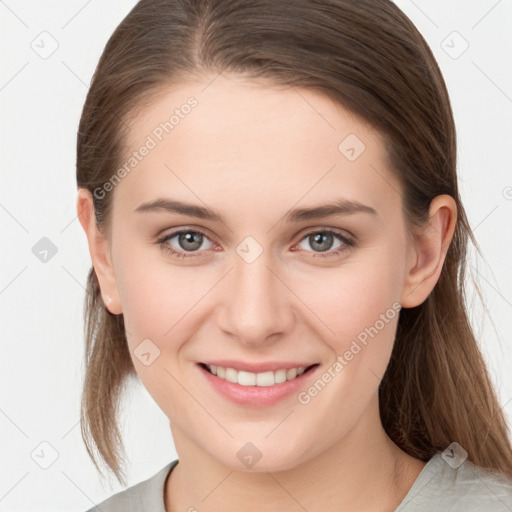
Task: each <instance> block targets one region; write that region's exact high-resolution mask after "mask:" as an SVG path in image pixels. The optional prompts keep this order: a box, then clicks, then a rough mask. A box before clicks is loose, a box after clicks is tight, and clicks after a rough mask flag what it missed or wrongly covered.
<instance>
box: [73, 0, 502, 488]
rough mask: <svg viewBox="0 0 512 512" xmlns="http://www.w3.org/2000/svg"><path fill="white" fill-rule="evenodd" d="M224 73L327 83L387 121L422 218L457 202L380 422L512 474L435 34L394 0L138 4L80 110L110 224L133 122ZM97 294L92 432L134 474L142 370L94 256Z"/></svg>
mask: <svg viewBox="0 0 512 512" xmlns="http://www.w3.org/2000/svg"><path fill="white" fill-rule="evenodd" d="M223 71H227V72H233V73H239V74H243V75H244V76H245V77H249V78H252V79H259V78H261V79H268V80H269V81H270V82H271V83H274V84H276V85H279V84H282V85H288V86H296V87H306V88H311V89H315V90H318V91H321V92H323V93H324V94H326V95H328V96H329V97H330V98H332V99H334V100H335V101H337V102H339V103H340V104H341V105H343V106H344V107H345V108H346V109H348V110H349V111H350V112H352V113H353V114H355V115H357V116H358V118H359V119H362V120H365V121H366V122H369V123H370V124H371V125H373V126H374V127H376V129H377V130H379V132H380V133H381V134H382V135H383V137H384V140H385V141H386V148H387V152H388V155H387V156H388V160H389V168H390V169H391V170H392V172H394V173H395V174H396V176H397V178H398V179H399V180H400V182H401V184H402V190H403V191H404V193H403V209H404V213H405V214H406V218H407V219H408V222H410V226H413V225H416V226H421V225H423V224H424V223H425V222H426V221H427V220H428V214H429V205H430V202H431V201H432V199H433V198H434V197H436V196H437V195H440V194H449V195H451V196H452V197H453V198H454V199H455V201H456V204H457V209H458V212H457V213H458V215H457V224H456V229H455V233H454V236H453V239H452V243H451V245H450V247H449V250H448V253H447V255H446V259H445V263H444V266H443V269H442V272H441V275H440V277H439V280H438V282H437V283H436V285H435V287H434V289H433V290H432V292H431V293H430V295H429V296H428V297H427V299H426V300H425V301H424V302H423V303H422V304H421V305H419V306H417V307H414V308H409V309H405V308H404V309H402V310H401V312H400V317H399V322H398V328H397V334H396V339H395V344H394V347H393V352H392V355H391V360H390V362H389V365H388V368H387V370H386V372H385V374H384V377H383V379H382V382H381V384H380V387H379V399H380V414H381V419H382V423H383V426H384V429H385V430H386V432H387V433H388V435H389V436H390V438H391V439H392V440H393V441H394V442H395V443H396V444H397V445H398V446H399V447H400V448H401V449H402V450H404V451H405V452H407V453H408V454H410V455H412V456H413V457H416V458H418V459H421V460H423V461H428V460H429V459H430V458H431V457H432V456H433V455H434V454H435V453H436V452H438V451H443V450H444V449H445V448H446V447H447V446H448V445H449V444H450V443H452V442H453V441H456V442H457V443H459V444H460V445H461V446H462V447H463V448H464V449H465V450H466V451H467V452H468V458H469V460H471V461H472V462H473V463H474V464H477V465H479V466H482V467H486V468H490V469H495V470H498V471H500V472H502V473H504V474H506V475H508V476H512V447H511V443H510V440H509V438H508V431H507V424H506V421H505V418H504V415H503V411H502V410H501V407H500V404H499V402H498V400H497V397H496V394H495V391H494V389H493V385H492V382H491V380H490V378H489V374H488V370H487V369H486V365H485V362H484V359H483V356H482V354H481V352H480V349H479V346H478V343H477V340H476V338H475V335H474V333H473V331H472V327H471V324H470V321H469V318H468V314H467V311H466V306H465V303H464V298H465V266H466V250H467V244H468V239H469V238H470V239H471V241H472V242H473V244H474V245H475V247H477V249H478V246H477V243H476V241H475V239H474V235H473V233H472V231H471V228H470V226H469V223H468V220H467V218H466V214H465V211H464V208H463V206H462V203H461V199H460V197H459V190H458V185H457V175H456V134H455V125H454V120H453V114H452V110H451V105H450V100H449V96H448V92H447V90H446V85H445V82H444V80H443V77H442V75H441V72H440V70H439V67H438V65H437V62H436V60H435V58H434V56H433V54H432V51H431V50H430V48H429V47H428V45H427V43H426V41H425V40H424V38H423V37H422V36H421V34H420V33H419V31H418V30H417V29H416V28H415V26H414V25H413V23H412V22H411V21H410V20H409V19H408V18H407V16H406V15H405V14H404V13H402V12H401V11H400V9H399V8H398V7H396V5H395V4H393V3H392V2H391V1H389V0H379V1H376V0H322V1H320V0H314V1H311V0H294V1H290V0H287V1H281V0H252V1H251V2H233V1H228V0H225V1H222V0H160V1H155V0H141V1H139V2H138V3H137V4H136V5H135V7H134V8H133V9H132V10H131V12H130V13H129V14H128V15H127V16H126V17H125V18H124V20H123V21H122V22H121V24H120V25H119V26H118V27H117V29H116V30H115V32H114V33H113V34H112V36H111V37H110V39H109V41H108V43H107V45H106V46H105V49H104V51H103V54H102V56H101V58H100V60H99V63H98V66H97V68H96V71H95V73H94V76H93V79H92V83H91V86H90V89H89V92H88V95H87V99H86V102H85V105H84V109H83V112H82V117H81V119H80V126H79V131H78V140H77V183H78V187H85V188H87V189H88V190H89V191H90V192H91V193H92V194H93V198H94V210H95V215H96V220H97V225H98V228H99V229H101V230H102V231H104V232H105V233H107V232H108V230H109V218H110V217H109V214H110V211H111V204H112V195H113V194H112V193H109V194H105V195H104V197H97V196H96V195H95V194H94V190H95V189H96V188H97V187H101V186H102V185H103V184H104V183H105V182H107V181H108V180H109V178H110V177H111V176H112V175H113V174H114V172H115V171H116V169H117V168H118V166H119V165H120V164H121V162H122V161H123V160H124V158H123V157H124V152H125V150H126V148H125V144H126V137H127V135H128V133H129V132H128V129H129V122H130V119H133V117H134V116H135V115H136V113H137V112H140V111H141V110H142V109H143V107H144V106H146V105H147V104H149V102H150V101H152V100H154V99H155V98H156V97H157V96H158V94H159V93H160V92H162V91H165V89H166V87H167V86H169V85H170V84H171V83H173V82H176V81H178V80H179V81H183V79H186V78H187V77H192V76H199V75H202V74H204V73H214V74H217V73H221V72H223ZM478 250H479V249H478ZM477 290H478V288H477ZM87 292H88V294H87V298H86V304H85V323H86V347H85V352H86V361H85V364H86V370H85V381H84V388H83V395H82V403H81V408H82V409H81V412H82V414H81V426H82V437H83V439H84V442H85V444H86V447H87V451H88V453H89V455H90V457H91V459H92V460H93V462H94V464H95V465H96V467H97V468H98V470H99V467H98V464H97V462H96V459H95V456H94V455H93V451H92V449H93V446H94V445H95V446H96V447H97V449H98V451H99V454H100V456H101V458H102V459H103V461H104V462H106V464H107V466H108V468H109V469H110V470H111V471H112V472H113V473H114V474H115V476H116V477H117V478H118V480H119V481H120V482H121V483H124V482H123V477H122V476H121V475H122V471H121V469H120V460H121V455H120V453H121V450H124V447H123V443H122V439H121V436H120V433H119V429H118V424H117V413H118V405H119V399H120V396H121V390H122V386H123V384H124V383H125V381H126V378H127V377H128V376H135V375H136V372H135V369H134V366H133V363H132V360H131V358H130V354H129V350H128V346H127V340H126V336H125V330H124V321H123V316H122V315H113V314H111V313H110V312H108V311H107V310H106V309H105V307H104V306H103V302H102V299H101V296H100V290H99V286H98V280H97V277H96V274H95V271H94V268H93V267H91V269H90V272H89V275H88V282H87ZM479 294H480V291H479Z"/></svg>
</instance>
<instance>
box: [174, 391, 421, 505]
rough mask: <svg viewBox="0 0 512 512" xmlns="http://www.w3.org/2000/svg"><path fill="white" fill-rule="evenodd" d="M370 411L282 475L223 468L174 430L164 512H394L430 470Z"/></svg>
mask: <svg viewBox="0 0 512 512" xmlns="http://www.w3.org/2000/svg"><path fill="white" fill-rule="evenodd" d="M372 405H373V407H369V408H368V409H367V411H365V413H364V414H363V416H362V417H361V418H360V420H359V421H358V422H357V423H356V424H355V425H354V427H353V428H352V430H350V432H348V433H347V434H346V435H345V436H344V437H343V438H341V439H339V440H338V441H337V442H336V443H335V444H334V445H332V446H331V447H330V448H329V449H328V450H325V451H323V452H321V453H316V454H315V453H313V451H314V446H312V449H311V453H312V456H310V457H309V456H306V455H308V454H309V453H310V452H308V454H306V455H302V453H303V452H302V451H301V452H300V454H301V455H302V457H303V459H304V461H303V462H301V463H299V464H297V465H296V466H294V467H292V468H291V469H286V470H283V471H277V472H268V471H260V472H258V471H254V470H251V471H240V470H238V469H233V468H231V467H229V466H226V465H224V464H222V463H221V462H219V460H218V459H217V458H215V457H213V456H212V455H211V454H210V453H209V452H207V451H206V450H204V449H202V448H201V447H199V446H198V445H197V443H195V442H193V440H191V439H190V438H189V437H187V435H186V432H185V431H183V430H181V429H179V428H178V427H176V425H173V426H172V433H173V438H174V442H175V445H176V449H177V452H178V454H179V463H178V465H177V466H176V467H175V468H174V470H173V471H172V473H171V475H170V477H169V478H168V479H167V482H166V488H165V505H166V510H167V512H177V511H178V510H180V511H183V510H187V511H188V510H190V511H193V510H200V511H201V512H213V511H217V510H223V511H225V512H231V511H233V512H234V511H239V510H244V511H246V512H253V511H254V512H256V511H258V512H259V511H261V510H262V509H264V510H265V511H267V512H277V511H279V512H283V511H295V510H300V509H301V508H302V509H303V510H308V511H310V512H313V511H317V510H358V511H360V512H365V511H368V512H369V511H372V512H376V511H382V512H384V511H393V510H395V508H396V507H397V506H398V505H399V504H400V502H401V501H402V500H403V498H404V497H405V496H406V494H407V492H408V491H409V489H410V488H411V486H412V484H413V483H414V481H415V480H416V478H417V476H418V475H419V473H420V472H421V470H422V469H423V467H424V466H425V463H424V462H422V461H419V460H417V459H414V458H412V457H410V456H409V455H407V454H406V453H405V452H403V451H402V450H400V449H399V448H398V447H397V446H396V445H395V444H394V443H393V442H392V441H391V439H390V438H389V437H388V436H387V434H386V433H385V431H384V429H383V428H382V424H381V422H380V417H379V411H378V401H377V400H374V401H372ZM375 405H376V407H375ZM333 427H334V428H335V427H336V426H335V425H333ZM213 442H215V441H214V440H212V443H213ZM312 444H313V443H312ZM298 452H299V451H298ZM255 467H257V465H256V466H255ZM369 489H371V492H368V490H369Z"/></svg>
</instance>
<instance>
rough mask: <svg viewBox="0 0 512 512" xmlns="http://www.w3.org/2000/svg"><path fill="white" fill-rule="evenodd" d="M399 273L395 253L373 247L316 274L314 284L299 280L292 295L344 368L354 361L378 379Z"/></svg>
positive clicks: (387, 350) (388, 345) (387, 349)
mask: <svg viewBox="0 0 512 512" xmlns="http://www.w3.org/2000/svg"><path fill="white" fill-rule="evenodd" d="M401 269H402V267H401V261H400V258H399V257H398V255H397V252H396V249H393V247H392V245H391V244H390V246H389V247H383V246H379V247H378V248H377V247H376V248H375V249H374V250H367V251H366V252H365V254H364V257H363V256H361V257H360V258H357V257H354V258H353V259H351V260H350V261H347V262H346V265H343V264H342V265H341V266H340V267H339V268H337V269H329V271H328V272H329V273H328V274H327V273H325V274H324V275H323V276H321V275H320V274H319V273H318V271H317V274H318V276H317V277H316V278H315V279H313V278H312V279H303V280H300V281H301V282H302V283H303V284H302V285H301V286H300V287H298V289H296V292H297V295H298V296H299V297H304V298H305V299H306V300H304V302H305V303H306V304H307V305H308V308H309V309H310V310H311V311H312V312H313V313H314V316H315V320H313V322H314V323H315V325H317V326H318V327H316V328H315V329H316V330H317V331H318V332H322V333H323V339H324V341H325V342H326V343H327V344H328V345H329V346H330V347H331V348H332V350H333V351H334V352H335V353H336V354H337V355H341V356H344V355H346V357H345V359H346V360H347V362H352V361H356V360H357V361H359V364H364V365H366V366H370V367H371V368H375V373H376V374H378V375H382V373H383V370H384V368H385V366H386V365H387V362H388V360H389V356H390V354H391V350H392V347H393V342H394V338H395V330H396V325H397V322H398V317H399V309H400V304H399V298H400V290H401V272H402V270H401ZM322 272H325V270H323V271H322ZM298 281H299V280H298ZM310 316H311V315H310ZM334 357H336V356H335V355H334V354H333V360H334ZM351 365H352V366H356V365H357V363H356V364H352V363H351ZM379 370H382V372H381V371H379Z"/></svg>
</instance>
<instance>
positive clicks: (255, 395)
mask: <svg viewBox="0 0 512 512" xmlns="http://www.w3.org/2000/svg"><path fill="white" fill-rule="evenodd" d="M204 364H214V363H204ZM280 364H282V363H280ZM293 364H294V365H295V363H293ZM196 366H197V368H198V369H199V372H200V373H201V375H202V376H203V378H204V379H206V382H208V384H209V385H211V386H212V388H213V389H214V390H215V391H217V392H218V393H219V394H220V395H221V396H223V397H224V398H227V399H229V400H231V401H232V402H234V403H235V404H237V405H243V406H246V407H253V408H262V407H269V406H271V405H274V404H276V403H277V402H279V401H281V400H283V399H285V398H287V397H290V396H292V395H295V394H296V393H297V392H298V391H299V389H300V388H302V387H305V386H306V383H307V382H308V381H309V380H310V379H311V378H312V377H313V376H314V375H315V374H316V373H317V370H318V369H319V368H320V365H319V364H316V365H315V366H313V367H312V368H310V369H309V370H307V371H305V372H304V373H302V374H301V375H299V376H298V377H296V378H295V379H292V380H287V381H286V382H281V383H280V384H274V385H273V386H242V385H240V384H235V383H234V382H228V381H227V380H224V379H221V378H220V377H217V376H216V375H213V374H212V373H210V372H209V371H208V370H207V369H206V368H204V367H203V366H202V365H201V364H199V363H198V364H197V365H196ZM218 366H223V365H222V364H219V365H218ZM252 366H253V367H254V365H252ZM303 366H305V365H303ZM309 366H311V365H309ZM227 368H233V367H232V366H227ZM265 368H268V364H267V365H266V366H265ZM279 368H283V366H280V367H279ZM279 368H277V369H279ZM291 368H295V366H291ZM242 371H247V370H242Z"/></svg>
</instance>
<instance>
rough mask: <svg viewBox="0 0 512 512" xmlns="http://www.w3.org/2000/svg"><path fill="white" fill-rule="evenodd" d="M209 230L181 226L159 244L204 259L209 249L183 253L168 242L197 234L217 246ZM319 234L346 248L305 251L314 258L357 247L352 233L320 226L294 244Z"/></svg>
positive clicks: (303, 234)
mask: <svg viewBox="0 0 512 512" xmlns="http://www.w3.org/2000/svg"><path fill="white" fill-rule="evenodd" d="M207 231H208V230H206V229H204V228H196V227H193V226H181V227H178V228H176V229H175V230H173V231H171V232H169V233H166V234H163V235H161V236H157V244H159V245H160V246H161V247H162V248H163V249H164V250H167V251H169V252H171V253H173V254H174V255H176V256H182V257H183V258H189V257H190V258H196V257H204V256H207V255H205V254H204V253H205V252H207V249H202V250H199V251H191V252H188V253H187V252H186V251H182V250H180V249H176V248H174V247H173V246H170V245H169V244H168V241H169V240H170V239H172V238H174V237H175V236H177V235H180V234H182V233H190V232H191V233H197V234H200V235H202V236H203V237H205V238H206V239H207V240H209V241H210V242H211V243H212V244H214V245H215V244H216V242H214V241H213V240H211V236H210V235H209V234H208V233H207ZM317 233H326V234H333V235H337V236H338V237H339V238H338V240H340V241H341V242H342V243H343V244H344V245H345V247H344V248H343V249H341V250H334V251H333V250H329V251H326V252H325V253H321V252H315V251H305V252H307V253H311V254H313V257H321V258H328V257H331V256H332V257H333V258H334V257H336V255H338V254H339V253H342V252H345V251H348V250H350V249H353V248H354V246H355V245H356V241H357V239H356V237H355V236H354V235H353V234H352V233H350V232H349V231H346V230H343V229H340V228H331V227H327V226H318V227H309V228H305V229H304V230H303V231H302V232H301V234H300V235H297V236H299V239H298V241H297V242H296V243H295V244H294V247H295V246H296V245H298V244H300V243H301V242H302V241H303V240H304V239H305V238H306V237H308V236H310V235H313V234H317ZM216 245H219V244H216ZM293 252H299V251H297V250H296V249H295V250H293Z"/></svg>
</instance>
